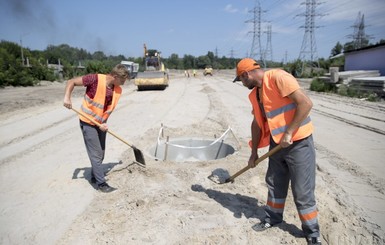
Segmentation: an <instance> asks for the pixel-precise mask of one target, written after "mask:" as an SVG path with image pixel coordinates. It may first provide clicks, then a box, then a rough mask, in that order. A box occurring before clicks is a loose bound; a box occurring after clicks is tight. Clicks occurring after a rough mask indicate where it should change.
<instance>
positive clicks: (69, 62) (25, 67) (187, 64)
mask: <svg viewBox="0 0 385 245" xmlns="http://www.w3.org/2000/svg"><path fill="white" fill-rule="evenodd" d="M0 57H1V59H0V87H4V86H33V85H35V84H37V83H38V82H39V81H41V80H47V81H55V80H63V79H68V78H71V77H74V76H81V75H84V74H88V73H108V72H110V71H111V69H112V67H114V66H115V65H116V64H119V63H120V62H121V61H122V60H130V61H134V62H136V63H139V64H140V66H139V67H140V71H142V70H143V67H144V64H143V57H125V56H124V55H117V56H112V55H110V56H107V55H105V54H104V53H103V52H102V51H97V52H94V53H90V52H88V51H87V50H85V49H82V48H80V49H79V48H74V47H70V46H69V45H67V44H61V45H58V46H54V45H50V46H48V47H47V48H46V49H45V50H43V51H40V50H30V49H28V48H22V47H21V46H20V45H19V44H17V43H13V42H9V41H1V42H0ZM162 60H163V63H164V64H165V66H166V67H167V68H168V69H180V70H185V69H203V68H205V67H206V66H211V67H213V68H215V69H233V68H234V67H235V65H236V63H237V62H238V61H239V59H234V58H227V57H222V58H218V57H215V56H214V53H213V52H208V53H207V55H203V56H199V57H195V56H192V55H184V56H183V57H179V56H178V55H177V54H172V55H171V56H170V57H168V58H165V57H162Z"/></svg>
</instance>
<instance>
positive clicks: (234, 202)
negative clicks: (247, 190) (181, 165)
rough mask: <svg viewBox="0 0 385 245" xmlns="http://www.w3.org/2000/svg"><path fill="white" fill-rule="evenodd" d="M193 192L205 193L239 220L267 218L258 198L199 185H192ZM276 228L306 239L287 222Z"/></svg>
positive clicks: (297, 229)
mask: <svg viewBox="0 0 385 245" xmlns="http://www.w3.org/2000/svg"><path fill="white" fill-rule="evenodd" d="M191 190H192V191H195V192H203V193H205V194H206V195H207V196H208V197H209V198H211V199H213V200H215V201H216V202H218V203H219V204H221V205H222V206H223V207H224V208H227V209H228V210H230V211H231V212H233V214H234V217H235V218H238V219H239V218H241V217H242V215H244V216H245V217H246V218H248V219H249V218H257V219H259V220H261V221H262V220H264V218H265V216H266V215H265V211H264V209H265V206H259V205H258V199H256V198H253V197H249V196H243V195H240V194H232V193H226V192H221V191H217V190H213V189H206V188H204V187H203V186H201V185H198V184H196V185H192V186H191ZM276 227H277V228H279V229H281V230H283V231H285V232H288V233H289V234H291V235H292V236H294V237H298V238H300V237H304V234H303V232H302V230H301V229H299V228H298V227H297V226H295V225H293V224H289V223H286V222H285V221H283V222H282V223H280V224H278V225H276Z"/></svg>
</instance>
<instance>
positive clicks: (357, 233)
mask: <svg viewBox="0 0 385 245" xmlns="http://www.w3.org/2000/svg"><path fill="white" fill-rule="evenodd" d="M233 74H234V71H228V72H221V73H218V72H216V73H215V74H214V76H212V77H204V76H203V75H202V73H199V74H198V77H196V78H193V77H191V78H189V79H188V78H185V77H184V76H183V73H182V72H181V73H178V72H173V73H171V76H170V78H171V80H170V86H169V87H168V88H167V89H166V90H164V91H156V90H151V91H141V92H138V91H137V89H136V87H135V86H134V85H133V84H132V83H128V84H126V85H124V86H123V90H124V92H123V95H122V98H121V101H120V102H119V105H118V107H117V109H116V111H115V112H114V113H113V114H112V116H111V117H110V120H109V122H108V125H109V128H110V130H112V131H113V132H114V133H116V134H117V135H119V136H120V137H121V138H123V139H125V140H126V141H128V142H130V143H132V144H134V145H135V146H136V147H138V148H139V149H140V150H142V151H143V153H144V155H145V159H146V167H145V168H144V167H142V166H140V165H138V164H135V163H134V155H133V151H132V149H130V148H129V147H128V146H126V145H125V144H123V143H122V142H120V141H119V140H117V139H115V138H114V137H112V136H111V135H109V136H108V138H107V151H106V156H105V161H104V163H105V169H106V172H107V179H108V182H109V184H110V185H112V186H114V187H117V188H118V190H117V191H116V192H113V193H109V194H104V193H100V192H98V191H97V190H96V189H95V186H93V185H91V184H90V183H89V181H88V179H89V178H90V163H89V160H88V157H87V154H86V150H85V147H84V143H83V139H82V136H81V132H80V129H79V122H78V118H77V117H76V115H75V114H74V112H72V111H71V110H67V109H66V108H64V107H63V106H62V100H63V93H64V86H65V84H63V83H53V84H49V85H47V84H46V83H42V85H41V86H38V87H33V88H4V89H0V112H1V113H0V189H1V191H0V200H1V202H0V244H306V243H305V239H304V238H303V235H302V232H301V229H300V228H301V224H300V221H299V218H298V214H297V211H296V208H295V205H294V203H293V200H292V195H291V193H290V194H289V197H288V199H287V204H286V207H285V213H284V220H285V222H284V223H282V224H280V225H279V226H277V227H274V228H272V229H269V230H267V231H265V232H263V233H257V232H255V231H253V230H252V229H251V227H252V226H253V225H254V224H255V223H257V222H259V221H260V219H262V218H263V214H264V212H263V208H264V205H265V204H266V197H267V188H266V184H265V182H264V176H265V173H266V169H267V160H265V161H263V162H262V163H260V164H259V165H258V166H257V167H256V168H253V169H251V170H248V171H246V172H245V173H243V174H242V175H240V176H238V177H237V178H236V179H235V182H234V183H226V184H220V185H219V184H216V183H214V182H213V181H211V180H210V179H209V178H208V176H209V175H211V174H212V173H213V171H214V170H221V171H222V172H221V173H222V174H224V173H225V174H224V175H223V176H226V177H228V174H229V175H231V174H234V173H236V172H237V171H239V170H240V169H242V168H243V167H245V166H246V164H247V160H248V158H249V154H250V149H249V148H248V144H247V143H248V141H249V139H250V123H251V120H252V115H251V105H250V103H249V101H248V97H247V96H248V93H249V90H248V89H246V88H244V87H242V86H241V85H240V84H234V83H232V82H231V81H232V78H233ZM301 86H303V88H304V89H305V90H307V88H308V87H309V83H306V82H301ZM306 92H307V93H308V95H309V96H310V98H311V99H312V101H313V103H314V108H313V110H312V113H311V117H312V120H313V122H314V125H315V132H314V141H315V144H316V151H317V188H316V198H317V203H318V209H319V221H320V226H321V232H322V240H323V243H324V244H384V242H385V240H384V238H385V235H384V229H385V211H384V210H385V209H384V207H385V167H384V163H385V160H384V158H385V104H384V103H383V102H379V103H371V102H366V101H362V100H359V99H352V98H346V97H340V96H336V95H328V94H318V93H313V92H310V91H306ZM83 93H84V90H83V88H76V90H75V92H74V96H73V104H74V106H75V107H77V108H78V107H79V106H80V103H81V98H82V94H83ZM161 125H163V126H164V137H166V136H169V137H170V139H173V138H180V137H202V138H207V139H213V140H214V139H215V137H218V136H219V135H221V134H222V133H223V132H224V131H226V129H228V127H231V129H232V131H233V132H234V135H235V137H233V136H231V135H229V137H227V138H226V143H228V144H230V145H232V146H234V148H235V149H236V152H235V153H234V154H231V155H229V156H227V157H225V158H222V159H218V160H206V161H188V162H173V161H168V160H166V161H162V160H158V161H157V160H155V159H154V157H153V156H152V155H151V154H150V149H151V148H153V147H155V146H156V142H157V138H158V134H159V129H160V127H161ZM237 140H238V141H239V145H238V142H237ZM239 146H240V147H239ZM266 151H267V149H262V150H261V152H260V155H261V154H264V153H266ZM226 171H227V172H226ZM223 176H222V178H224V177H223Z"/></svg>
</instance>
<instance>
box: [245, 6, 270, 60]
mask: <svg viewBox="0 0 385 245" xmlns="http://www.w3.org/2000/svg"><path fill="white" fill-rule="evenodd" d="M262 12H266V11H262V9H261V5H260V3H259V1H258V0H257V1H256V3H255V6H254V8H253V9H252V10H250V11H249V13H252V14H253V18H252V19H250V20H247V21H245V23H253V30H252V31H251V33H252V34H253V41H252V43H251V49H250V57H251V58H254V59H256V60H260V61H261V62H262V64H264V66H265V61H264V58H263V53H262V46H261V14H262Z"/></svg>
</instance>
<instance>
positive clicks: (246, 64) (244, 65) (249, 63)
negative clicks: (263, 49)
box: [233, 58, 261, 82]
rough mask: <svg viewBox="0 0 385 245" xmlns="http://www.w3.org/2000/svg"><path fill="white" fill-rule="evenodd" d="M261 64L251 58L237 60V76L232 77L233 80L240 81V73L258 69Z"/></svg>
mask: <svg viewBox="0 0 385 245" xmlns="http://www.w3.org/2000/svg"><path fill="white" fill-rule="evenodd" d="M259 68H261V66H260V65H259V64H258V63H257V62H256V61H255V60H253V59H251V58H244V59H242V60H241V61H239V62H238V65H237V71H236V74H237V77H236V78H235V79H234V81H233V82H236V81H240V78H239V76H240V75H242V73H244V72H248V71H252V70H254V69H259Z"/></svg>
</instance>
